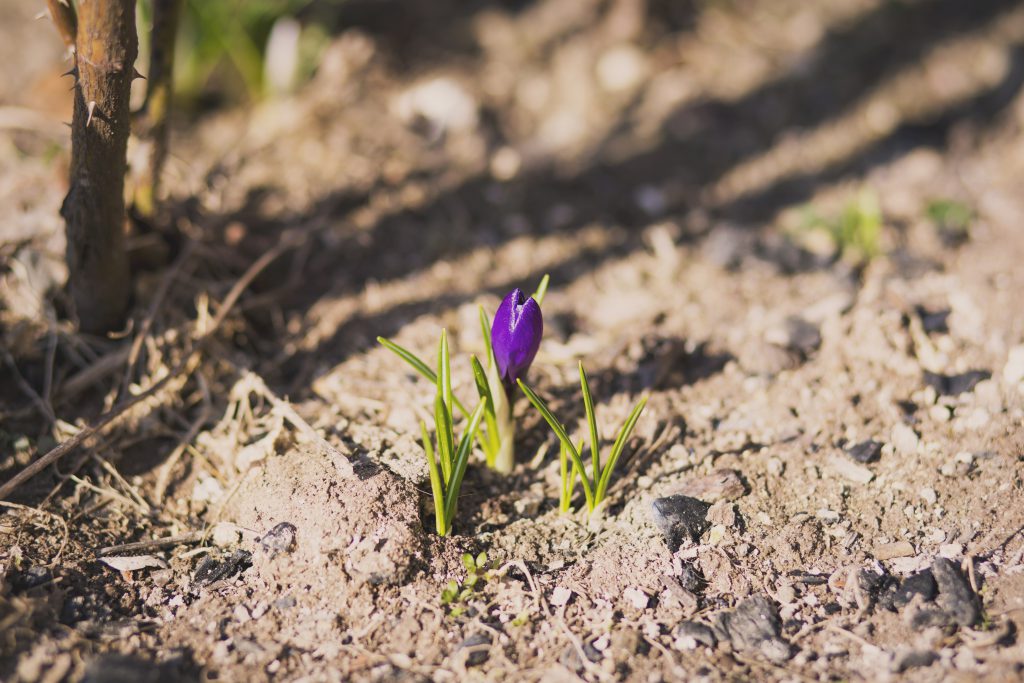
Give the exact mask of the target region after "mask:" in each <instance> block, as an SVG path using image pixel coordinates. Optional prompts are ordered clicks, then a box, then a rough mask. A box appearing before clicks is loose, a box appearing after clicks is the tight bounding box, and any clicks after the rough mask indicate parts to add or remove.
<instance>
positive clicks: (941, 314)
mask: <svg viewBox="0 0 1024 683" xmlns="http://www.w3.org/2000/svg"><path fill="white" fill-rule="evenodd" d="M914 310H915V312H916V313H917V317H918V318H920V319H921V328H922V329H923V330H924V331H925V332H927V333H928V334H935V333H939V334H946V333H948V332H949V323H948V318H949V314H950V310H949V309H948V308H941V309H937V310H934V311H933V310H928V309H927V308H925V307H924V306H915V308H914Z"/></svg>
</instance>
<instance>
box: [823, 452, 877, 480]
mask: <svg viewBox="0 0 1024 683" xmlns="http://www.w3.org/2000/svg"><path fill="white" fill-rule="evenodd" d="M828 464H829V466H830V467H831V468H832V470H833V471H835V473H836V474H838V475H839V476H841V477H843V478H844V479H849V480H850V481H852V482H854V483H857V484H867V483H869V482H870V481H871V480H872V479H874V478H875V473H874V472H872V471H871V470H869V469H868V468H867V467H864V466H863V465H858V464H857V463H854V462H850V461H849V460H847V459H846V458H841V457H839V456H838V455H831V456H829V458H828Z"/></svg>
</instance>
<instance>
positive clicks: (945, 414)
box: [928, 403, 953, 422]
mask: <svg viewBox="0 0 1024 683" xmlns="http://www.w3.org/2000/svg"><path fill="white" fill-rule="evenodd" d="M928 416H929V417H930V418H931V419H933V420H935V421H936V422H949V418H950V417H952V416H953V413H952V412H950V410H949V406H946V405H942V404H941V403H937V404H935V405H933V406H932V407H931V408H929V409H928Z"/></svg>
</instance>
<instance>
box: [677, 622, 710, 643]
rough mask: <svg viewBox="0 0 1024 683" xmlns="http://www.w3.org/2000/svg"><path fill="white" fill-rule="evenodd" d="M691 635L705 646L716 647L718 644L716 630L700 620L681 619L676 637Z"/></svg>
mask: <svg viewBox="0 0 1024 683" xmlns="http://www.w3.org/2000/svg"><path fill="white" fill-rule="evenodd" d="M687 636H689V637H690V638H693V639H694V640H695V641H697V642H698V643H700V644H701V645H704V646H705V647H714V646H715V645H717V644H718V639H717V638H716V637H715V632H714V630H713V629H712V628H711V627H710V626H708V625H706V624H702V623H700V622H699V621H681V622H679V625H678V626H676V638H686V637H687Z"/></svg>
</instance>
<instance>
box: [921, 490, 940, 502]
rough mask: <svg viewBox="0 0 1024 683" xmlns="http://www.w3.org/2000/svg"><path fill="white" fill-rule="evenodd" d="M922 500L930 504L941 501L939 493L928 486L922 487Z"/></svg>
mask: <svg viewBox="0 0 1024 683" xmlns="http://www.w3.org/2000/svg"><path fill="white" fill-rule="evenodd" d="M921 500H923V501H924V502H925V503H927V504H928V505H935V503H937V502H938V501H939V494H937V493H936V492H935V489H933V488H931V487H928V486H926V487H924V488H923V489H921Z"/></svg>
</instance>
